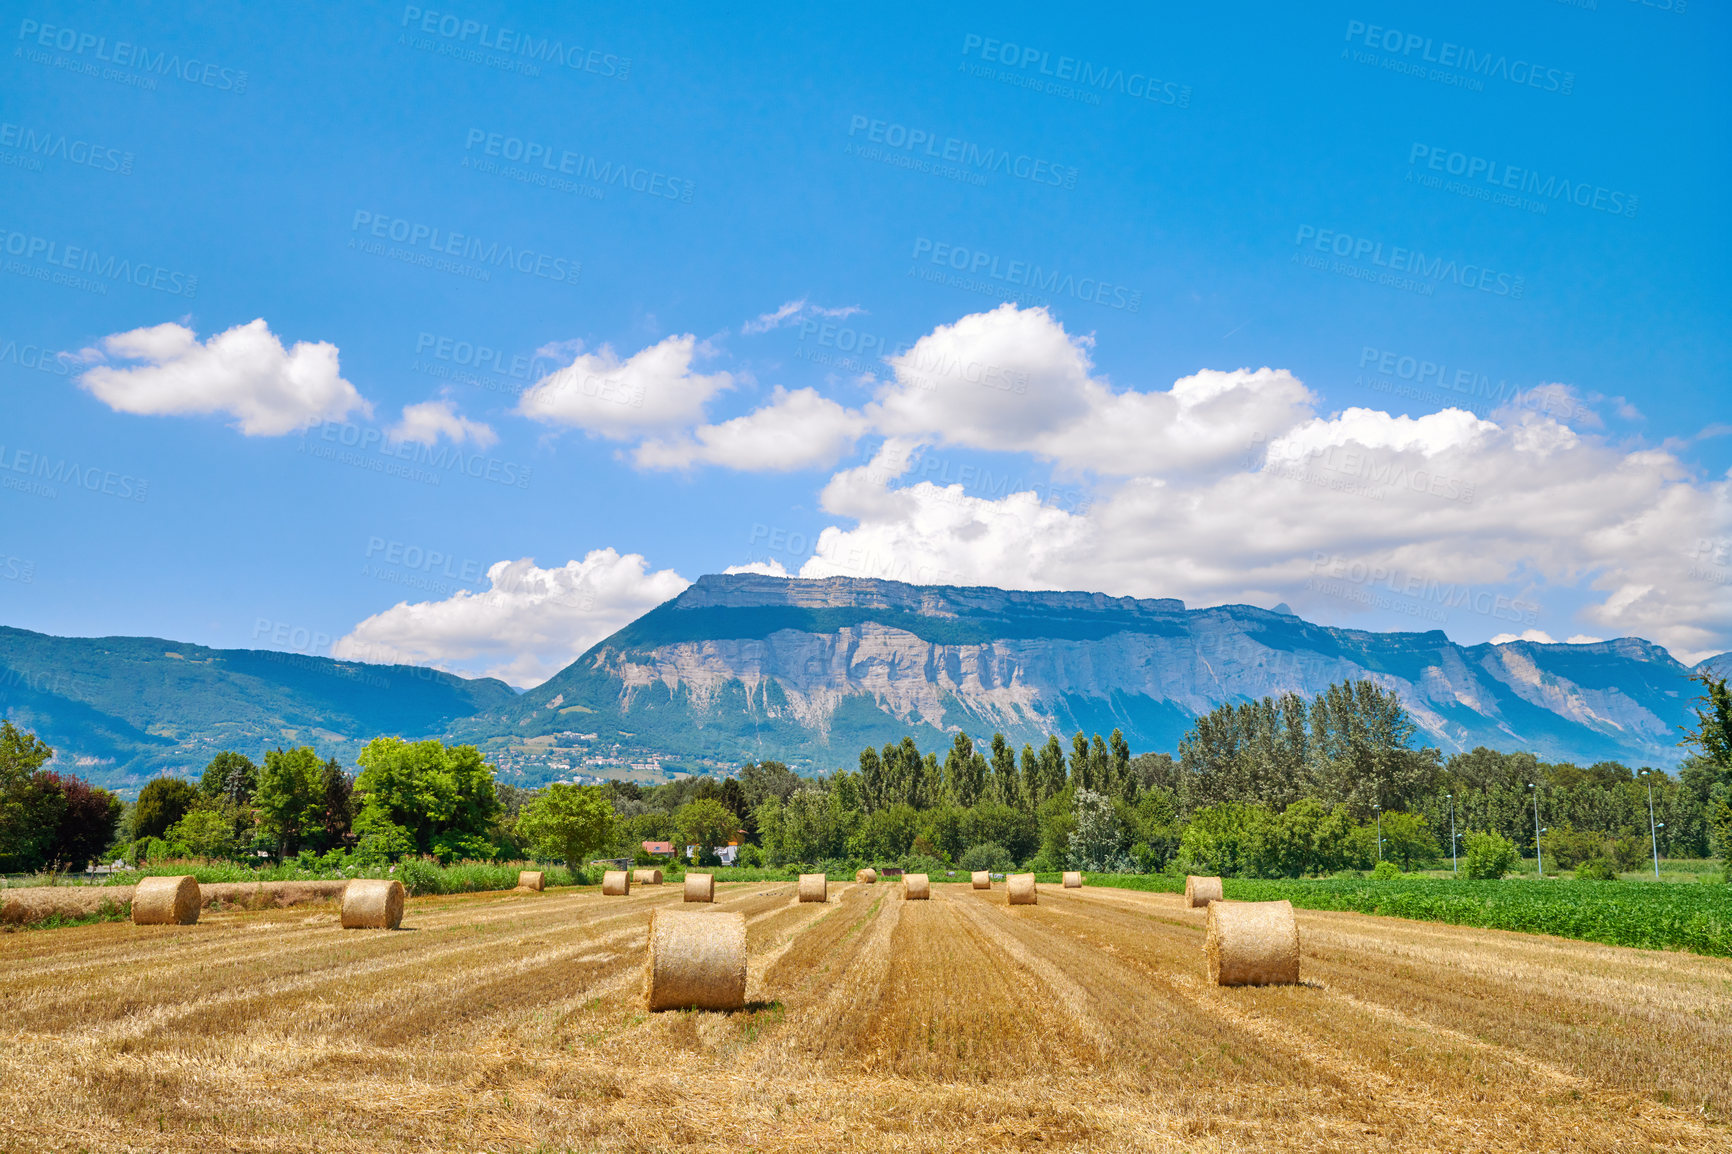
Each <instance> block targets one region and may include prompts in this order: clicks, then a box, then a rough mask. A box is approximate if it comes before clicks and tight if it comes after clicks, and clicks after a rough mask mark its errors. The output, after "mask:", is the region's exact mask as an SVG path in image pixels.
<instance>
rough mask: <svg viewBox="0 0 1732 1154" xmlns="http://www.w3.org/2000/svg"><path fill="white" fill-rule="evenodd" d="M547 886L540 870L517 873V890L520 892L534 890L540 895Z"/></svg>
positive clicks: (519, 871)
mask: <svg viewBox="0 0 1732 1154" xmlns="http://www.w3.org/2000/svg"><path fill="white" fill-rule="evenodd" d="M546 884H547V883H546V881H545V878H544V875H543V874H542V872H541V871H540V870H518V871H517V888H518V889H520V890H534V891H535V892H536V893H540V892H541V891H542V889H543V888H545V886H546Z"/></svg>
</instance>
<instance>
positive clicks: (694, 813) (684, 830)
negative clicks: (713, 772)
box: [674, 798, 740, 853]
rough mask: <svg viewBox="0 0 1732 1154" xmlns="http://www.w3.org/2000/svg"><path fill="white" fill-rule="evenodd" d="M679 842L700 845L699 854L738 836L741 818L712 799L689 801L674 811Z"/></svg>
mask: <svg viewBox="0 0 1732 1154" xmlns="http://www.w3.org/2000/svg"><path fill="white" fill-rule="evenodd" d="M674 828H675V829H676V830H677V831H678V832H679V844H680V845H682V846H686V845H693V846H697V847H698V852H699V853H704V852H707V851H712V850H715V849H717V848H719V847H721V846H725V845H727V844H728V843H729V842H731V841H733V840H734V839H735V837H736V836H737V835H738V831H739V828H740V819H739V818H737V817H735V816H734V815H733V814H732V813H731V812H729V811H728V810H727V809H726V808H724V807H723V805H722V803H721V802H719V801H716V800H714V799H710V798H704V799H700V800H698V801H693V802H688V803H686V804H685V805H683V806H681V807H680V808H679V810H678V812H676V813H675V814H674Z"/></svg>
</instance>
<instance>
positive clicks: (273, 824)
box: [139, 745, 325, 858]
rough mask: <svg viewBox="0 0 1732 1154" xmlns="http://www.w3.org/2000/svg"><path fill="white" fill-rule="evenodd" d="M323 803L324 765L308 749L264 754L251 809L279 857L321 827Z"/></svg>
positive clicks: (289, 853) (303, 747) (298, 846)
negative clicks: (256, 815) (256, 814)
mask: <svg viewBox="0 0 1732 1154" xmlns="http://www.w3.org/2000/svg"><path fill="white" fill-rule="evenodd" d="M139 797H140V800H141V801H142V800H143V795H142V794H140V795H139ZM324 800H325V763H324V762H322V761H320V760H319V755H318V754H316V753H314V752H313V747H312V746H310V745H303V746H301V747H300V748H298V749H289V750H283V749H273V750H271V751H270V752H268V753H266V754H265V764H264V765H263V766H262V767H261V768H260V769H259V781H258V787H257V788H256V789H254V791H253V808H254V809H255V810H257V812H258V815H259V830H260V833H261V834H262V835H263V836H264V837H265V838H266V839H267V840H268V841H269V842H270V844H272V845H274V846H276V849H277V856H278V857H279V858H283V857H289V856H291V855H293V854H294V853H296V852H297V851H298V850H299V849H300V847H301V842H302V840H303V839H305V838H307V837H308V836H309V835H310V834H312V833H313V832H314V831H316V830H319V829H321V828H322V827H323V815H324Z"/></svg>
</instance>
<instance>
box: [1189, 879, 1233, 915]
mask: <svg viewBox="0 0 1732 1154" xmlns="http://www.w3.org/2000/svg"><path fill="white" fill-rule="evenodd" d="M1222 900H1224V899H1223V898H1222V896H1221V879H1220V878H1203V877H1196V876H1193V875H1187V876H1186V877H1185V904H1186V905H1187V906H1190V907H1191V908H1192V909H1196V908H1197V907H1198V906H1206V905H1208V904H1209V903H1210V902H1218V901H1222Z"/></svg>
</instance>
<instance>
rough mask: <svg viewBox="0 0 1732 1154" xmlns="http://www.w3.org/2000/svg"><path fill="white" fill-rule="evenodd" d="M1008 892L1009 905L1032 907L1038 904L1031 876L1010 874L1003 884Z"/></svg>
mask: <svg viewBox="0 0 1732 1154" xmlns="http://www.w3.org/2000/svg"><path fill="white" fill-rule="evenodd" d="M1005 884H1006V887H1007V888H1008V889H1009V890H1010V904H1011V905H1013V906H1032V905H1038V904H1040V897H1039V892H1038V889H1037V887H1036V886H1035V884H1034V875H1033V874H1011V875H1010V878H1009V879H1008V881H1007V882H1006V883H1005Z"/></svg>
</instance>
